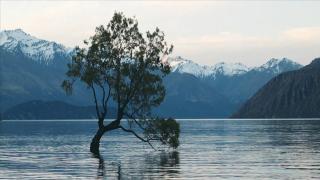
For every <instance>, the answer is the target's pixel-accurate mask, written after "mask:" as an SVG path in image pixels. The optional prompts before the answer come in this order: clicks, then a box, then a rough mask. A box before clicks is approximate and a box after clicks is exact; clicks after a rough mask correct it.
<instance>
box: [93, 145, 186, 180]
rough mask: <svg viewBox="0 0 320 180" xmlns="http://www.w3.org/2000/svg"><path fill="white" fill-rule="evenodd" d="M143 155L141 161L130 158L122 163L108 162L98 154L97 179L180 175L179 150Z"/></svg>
mask: <svg viewBox="0 0 320 180" xmlns="http://www.w3.org/2000/svg"><path fill="white" fill-rule="evenodd" d="M141 157H142V159H139V160H138V161H140V162H136V161H135V162H131V161H130V160H129V161H124V162H122V163H120V162H119V163H116V162H111V163H108V162H105V161H104V158H103V157H102V156H101V155H96V156H94V158H97V159H98V171H97V179H104V178H108V177H114V178H117V179H128V178H129V179H131V178H147V179H148V178H150V177H153V178H155V177H159V178H161V177H171V178H173V177H178V175H179V163H180V158H179V152H177V151H171V152H166V151H161V152H160V153H149V154H145V155H143V156H141ZM106 164H107V166H106ZM122 166H123V168H122ZM106 172H108V173H106ZM109 172H110V173H109Z"/></svg>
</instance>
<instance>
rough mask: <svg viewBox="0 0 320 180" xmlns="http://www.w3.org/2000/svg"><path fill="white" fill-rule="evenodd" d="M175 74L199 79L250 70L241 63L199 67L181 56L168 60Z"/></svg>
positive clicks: (222, 63) (221, 63) (231, 74)
mask: <svg viewBox="0 0 320 180" xmlns="http://www.w3.org/2000/svg"><path fill="white" fill-rule="evenodd" d="M168 63H169V64H170V66H171V68H172V71H173V72H179V73H188V74H192V75H195V76H197V77H216V76H217V75H226V76H233V75H239V74H242V73H245V72H247V71H249V68H248V67H247V66H245V65H243V64H241V63H225V62H220V63H217V64H215V65H213V66H206V65H199V64H197V63H195V62H193V61H191V60H188V59H184V58H182V57H181V56H177V57H175V58H168Z"/></svg>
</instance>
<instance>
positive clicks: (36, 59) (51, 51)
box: [0, 29, 302, 118]
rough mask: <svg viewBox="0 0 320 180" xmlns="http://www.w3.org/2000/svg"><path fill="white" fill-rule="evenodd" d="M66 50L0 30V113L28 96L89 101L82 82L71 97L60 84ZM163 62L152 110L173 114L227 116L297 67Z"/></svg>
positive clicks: (280, 63)
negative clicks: (161, 88) (165, 67)
mask: <svg viewBox="0 0 320 180" xmlns="http://www.w3.org/2000/svg"><path fill="white" fill-rule="evenodd" d="M72 53H73V49H72V48H67V47H65V46H63V45H62V44H59V43H56V42H52V41H46V40H42V39H38V38H36V37H34V36H32V35H30V34H28V33H25V32H24V31H23V30H21V29H16V30H6V31H1V32H0V57H1V58H0V63H1V69H0V78H1V84H0V98H1V102H0V110H1V111H0V112H1V113H5V112H8V111H10V109H12V108H15V106H19V104H21V103H26V102H28V101H29V102H32V101H34V100H41V101H44V102H50V101H55V102H56V101H61V102H65V103H67V104H70V105H76V106H92V105H93V100H92V97H91V92H90V91H88V90H87V88H86V87H85V86H83V85H82V84H80V83H77V84H76V87H75V91H74V94H73V95H72V96H66V95H65V93H64V92H63V90H62V89H61V87H60V85H61V82H62V81H63V79H64V78H65V72H66V67H67V66H66V64H67V63H68V62H70V60H71V56H72ZM168 63H169V64H170V65H171V67H172V73H171V74H170V75H169V76H167V77H166V78H165V79H164V83H165V86H166V89H167V94H166V98H165V100H164V102H163V103H162V105H161V106H160V107H159V108H157V109H155V111H154V113H156V114H159V115H165V116H172V117H176V118H223V117H228V116H230V115H231V114H232V113H234V112H235V111H237V110H238V109H239V107H240V106H241V105H242V104H243V103H244V102H245V101H246V100H247V99H249V98H250V97H251V96H252V95H253V94H254V93H256V92H257V90H258V89H260V88H261V87H262V86H263V85H265V84H266V83H267V82H268V81H269V80H270V79H272V78H273V77H275V76H277V75H278V74H281V73H283V72H287V71H292V70H297V69H300V68H301V67H302V65H300V64H298V63H296V62H294V61H292V60H289V59H287V58H282V59H270V60H269V61H267V62H266V63H265V64H263V65H261V66H259V67H247V66H245V65H243V64H241V63H233V64H231V63H224V62H221V63H217V64H215V65H213V66H205V65H200V64H197V63H195V62H194V61H192V60H187V59H184V58H182V57H170V58H168ZM42 105H43V104H42ZM30 113H32V112H30ZM21 118H23V117H22V116H21Z"/></svg>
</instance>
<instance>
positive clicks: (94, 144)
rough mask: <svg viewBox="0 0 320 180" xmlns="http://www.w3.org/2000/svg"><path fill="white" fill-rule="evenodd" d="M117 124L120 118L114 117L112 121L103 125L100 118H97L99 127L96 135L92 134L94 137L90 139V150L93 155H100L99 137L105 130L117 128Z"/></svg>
mask: <svg viewBox="0 0 320 180" xmlns="http://www.w3.org/2000/svg"><path fill="white" fill-rule="evenodd" d="M119 124H120V119H116V120H114V121H112V122H111V123H109V124H108V125H107V126H103V124H100V120H99V129H98V131H97V133H96V135H94V137H93V138H92V140H91V144H90V152H92V153H93V154H94V155H97V156H99V155H100V151H99V146H100V139H101V137H102V136H103V134H104V133H105V132H108V131H112V130H114V129H117V128H119Z"/></svg>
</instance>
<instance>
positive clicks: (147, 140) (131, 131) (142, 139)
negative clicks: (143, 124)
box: [119, 125, 157, 151]
mask: <svg viewBox="0 0 320 180" xmlns="http://www.w3.org/2000/svg"><path fill="white" fill-rule="evenodd" d="M119 128H120V129H122V130H123V131H125V132H130V133H132V134H133V135H134V136H136V137H137V138H138V139H140V140H141V141H143V142H146V143H148V144H149V145H150V146H151V147H152V149H154V150H155V151H157V149H156V148H155V147H154V146H153V145H152V144H151V142H150V139H144V138H142V137H140V136H139V135H138V134H137V133H136V132H134V131H133V130H131V129H126V128H124V127H123V126H121V125H119Z"/></svg>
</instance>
